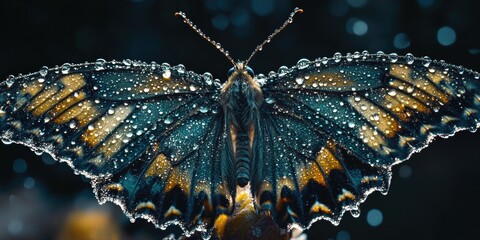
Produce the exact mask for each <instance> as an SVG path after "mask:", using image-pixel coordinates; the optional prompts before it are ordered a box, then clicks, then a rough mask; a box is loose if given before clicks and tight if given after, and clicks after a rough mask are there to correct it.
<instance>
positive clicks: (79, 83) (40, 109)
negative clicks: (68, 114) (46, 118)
mask: <svg viewBox="0 0 480 240" xmlns="http://www.w3.org/2000/svg"><path fill="white" fill-rule="evenodd" d="M60 82H61V83H62V84H63V88H60V89H59V88H58V87H57V86H55V87H52V88H51V89H55V90H58V91H56V93H55V94H53V95H51V96H49V97H48V99H46V100H45V101H43V102H42V103H41V104H40V105H38V106H37V107H35V108H34V110H33V111H32V114H33V115H34V116H40V115H42V114H44V113H45V112H46V111H48V110H49V109H51V108H53V107H54V106H55V105H56V104H57V103H59V102H60V101H61V100H63V99H64V98H66V97H67V96H69V95H71V94H72V93H73V92H75V91H77V90H79V89H80V88H82V87H83V86H85V84H86V83H85V79H84V78H83V75H82V74H72V75H67V76H64V77H62V78H61V79H60ZM55 85H58V84H55ZM39 97H40V96H39ZM31 106H32V107H33V105H30V106H29V110H32V109H30V108H31Z"/></svg>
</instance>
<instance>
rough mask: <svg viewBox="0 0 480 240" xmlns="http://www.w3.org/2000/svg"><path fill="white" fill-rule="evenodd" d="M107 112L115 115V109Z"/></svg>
mask: <svg viewBox="0 0 480 240" xmlns="http://www.w3.org/2000/svg"><path fill="white" fill-rule="evenodd" d="M107 112H108V114H110V115H112V114H114V113H115V109H113V108H109V109H108V111H107Z"/></svg>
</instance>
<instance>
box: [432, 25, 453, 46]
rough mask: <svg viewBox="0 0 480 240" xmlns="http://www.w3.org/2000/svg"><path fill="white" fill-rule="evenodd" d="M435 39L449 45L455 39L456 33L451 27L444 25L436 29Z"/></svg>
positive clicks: (443, 44)
mask: <svg viewBox="0 0 480 240" xmlns="http://www.w3.org/2000/svg"><path fill="white" fill-rule="evenodd" d="M437 40H438V43H440V45H442V46H450V45H452V44H453V43H455V40H457V34H456V33H455V30H453V28H451V27H448V26H444V27H441V28H440V29H438V32H437Z"/></svg>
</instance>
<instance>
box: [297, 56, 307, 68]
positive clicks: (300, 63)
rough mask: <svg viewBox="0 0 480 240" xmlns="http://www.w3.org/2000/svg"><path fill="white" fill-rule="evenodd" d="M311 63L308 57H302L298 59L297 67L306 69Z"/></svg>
mask: <svg viewBox="0 0 480 240" xmlns="http://www.w3.org/2000/svg"><path fill="white" fill-rule="evenodd" d="M309 64H310V60H308V59H306V58H302V59H300V60H298V62H297V68H298V69H305V68H307V67H308V65H309Z"/></svg>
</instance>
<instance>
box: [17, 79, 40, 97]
mask: <svg viewBox="0 0 480 240" xmlns="http://www.w3.org/2000/svg"><path fill="white" fill-rule="evenodd" d="M42 89H43V83H40V82H39V81H31V82H29V83H27V84H26V85H25V87H24V88H23V89H22V90H20V92H21V93H22V94H29V95H30V96H32V97H33V96H35V95H37V94H38V93H39V92H40V91H41V90H42Z"/></svg>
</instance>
